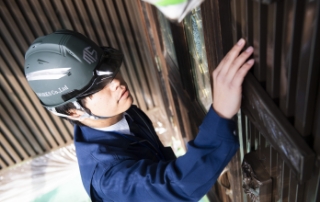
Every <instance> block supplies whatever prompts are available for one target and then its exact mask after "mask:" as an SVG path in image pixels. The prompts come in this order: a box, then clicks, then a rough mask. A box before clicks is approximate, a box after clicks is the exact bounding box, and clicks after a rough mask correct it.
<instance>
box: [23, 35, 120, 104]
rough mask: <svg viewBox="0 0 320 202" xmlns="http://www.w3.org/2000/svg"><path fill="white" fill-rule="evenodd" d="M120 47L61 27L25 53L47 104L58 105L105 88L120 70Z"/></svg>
mask: <svg viewBox="0 0 320 202" xmlns="http://www.w3.org/2000/svg"><path fill="white" fill-rule="evenodd" d="M122 60H123V55H122V53H121V52H120V51H118V50H115V49H113V48H105V47H99V46H98V45H96V44H95V43H94V42H93V41H91V40H90V39H88V38H87V37H85V36H83V35H82V34H80V33H78V32H75V31H70V30H59V31H56V32H54V33H52V34H49V35H46V36H43V37H39V38H37V39H36V40H35V41H34V42H33V43H32V45H31V46H30V48H29V49H28V50H27V52H26V54H25V66H24V70H25V75H26V78H27V80H28V82H29V84H30V86H31V88H32V90H33V91H34V92H35V93H36V95H37V96H38V98H39V99H40V101H41V103H42V105H43V106H45V107H47V108H49V109H50V108H54V107H57V106H60V105H63V104H66V103H67V102H74V101H77V100H79V99H81V98H83V97H85V96H88V95H90V94H93V93H95V92H98V91H99V90H101V89H102V88H103V87H104V86H105V85H106V84H107V83H108V82H110V81H111V80H112V79H113V78H114V76H115V75H116V74H117V73H118V71H119V68H120V66H121V63H122Z"/></svg>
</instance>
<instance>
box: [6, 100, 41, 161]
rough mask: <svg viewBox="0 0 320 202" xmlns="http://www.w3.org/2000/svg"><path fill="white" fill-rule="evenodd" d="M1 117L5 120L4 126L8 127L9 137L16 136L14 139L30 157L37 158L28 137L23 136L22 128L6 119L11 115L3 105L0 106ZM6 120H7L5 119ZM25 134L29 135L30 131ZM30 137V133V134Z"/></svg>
mask: <svg viewBox="0 0 320 202" xmlns="http://www.w3.org/2000/svg"><path fill="white" fill-rule="evenodd" d="M0 111H1V114H0V117H1V119H2V120H3V122H4V124H5V125H6V126H7V127H8V129H9V131H10V133H9V134H8V136H14V138H15V139H16V140H17V141H18V143H19V144H20V145H21V146H22V147H23V149H24V150H25V152H27V155H28V156H35V155H36V152H35V151H34V149H33V147H32V146H31V143H30V142H29V141H28V140H27V139H26V137H25V136H24V135H23V133H22V132H21V130H19V129H20V128H18V127H17V125H16V123H14V122H13V120H12V118H10V119H8V118H6V117H10V116H9V114H8V113H7V112H6V111H5V110H4V108H3V107H2V105H0ZM4 118H6V119H4ZM24 132H25V133H28V131H24ZM29 136H31V135H30V133H29Z"/></svg>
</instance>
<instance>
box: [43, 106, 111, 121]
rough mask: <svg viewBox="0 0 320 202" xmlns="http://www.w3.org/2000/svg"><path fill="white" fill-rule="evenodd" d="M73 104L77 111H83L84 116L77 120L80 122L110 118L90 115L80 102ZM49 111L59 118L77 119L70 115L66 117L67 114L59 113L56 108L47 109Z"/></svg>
mask: <svg viewBox="0 0 320 202" xmlns="http://www.w3.org/2000/svg"><path fill="white" fill-rule="evenodd" d="M72 103H73V105H74V106H75V107H76V109H78V110H81V111H82V112H83V114H82V115H81V116H80V117H78V118H77V119H78V120H80V121H81V120H83V119H85V118H89V119H94V120H99V119H108V118H110V116H97V115H94V114H92V113H90V114H89V113H88V112H87V111H86V110H85V109H84V108H83V107H82V106H81V105H80V104H79V103H78V101H74V102H72ZM47 109H48V110H49V111H50V112H51V113H53V114H55V115H57V116H60V117H65V118H69V119H75V118H74V117H72V116H69V115H66V114H61V113H59V112H57V111H56V108H55V107H47Z"/></svg>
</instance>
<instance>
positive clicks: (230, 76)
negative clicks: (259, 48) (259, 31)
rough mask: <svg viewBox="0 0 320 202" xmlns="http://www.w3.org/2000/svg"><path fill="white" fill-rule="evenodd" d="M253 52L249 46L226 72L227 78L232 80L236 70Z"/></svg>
mask: <svg viewBox="0 0 320 202" xmlns="http://www.w3.org/2000/svg"><path fill="white" fill-rule="evenodd" d="M252 52H253V48H252V47H251V46H250V47H248V48H247V49H246V50H245V51H243V52H242V53H241V54H240V55H239V56H238V57H237V58H236V59H235V60H234V61H233V63H232V64H231V66H230V68H229V71H228V72H227V78H228V79H233V77H234V76H235V74H236V72H237V71H238V69H239V68H240V67H241V66H242V65H243V64H244V63H245V62H246V60H247V59H248V58H249V57H250V55H251V54H252Z"/></svg>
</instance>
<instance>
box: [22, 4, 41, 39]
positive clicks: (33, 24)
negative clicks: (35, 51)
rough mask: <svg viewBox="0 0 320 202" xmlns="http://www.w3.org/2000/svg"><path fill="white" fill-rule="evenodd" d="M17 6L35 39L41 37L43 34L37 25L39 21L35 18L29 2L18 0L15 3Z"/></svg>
mask: <svg viewBox="0 0 320 202" xmlns="http://www.w3.org/2000/svg"><path fill="white" fill-rule="evenodd" d="M17 3H18V5H19V7H20V8H23V9H21V12H22V15H23V18H24V19H25V20H26V23H27V25H28V26H29V28H30V29H31V32H32V33H33V34H34V36H35V37H39V36H43V35H44V32H43V30H42V28H41V26H40V25H39V21H38V20H40V19H38V18H37V17H36V16H35V12H33V10H32V9H31V7H30V4H29V1H24V0H18V1H17Z"/></svg>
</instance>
